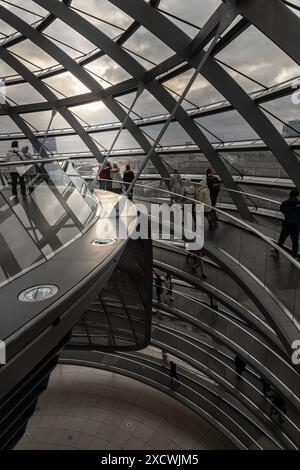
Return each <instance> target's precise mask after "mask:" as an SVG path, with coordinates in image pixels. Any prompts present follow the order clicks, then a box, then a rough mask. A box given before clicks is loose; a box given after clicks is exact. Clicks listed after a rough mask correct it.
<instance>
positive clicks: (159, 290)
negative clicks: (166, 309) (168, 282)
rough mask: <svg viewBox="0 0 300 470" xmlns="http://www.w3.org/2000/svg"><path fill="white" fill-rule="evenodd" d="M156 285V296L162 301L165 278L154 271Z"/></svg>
mask: <svg viewBox="0 0 300 470" xmlns="http://www.w3.org/2000/svg"><path fill="white" fill-rule="evenodd" d="M154 280H155V287H156V296H157V301H158V302H161V294H162V293H163V280H162V278H161V275H160V274H159V273H154Z"/></svg>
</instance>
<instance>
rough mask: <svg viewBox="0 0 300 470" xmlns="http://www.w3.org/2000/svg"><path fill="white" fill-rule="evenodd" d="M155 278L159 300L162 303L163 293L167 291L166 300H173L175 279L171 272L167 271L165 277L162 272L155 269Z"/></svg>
mask: <svg viewBox="0 0 300 470" xmlns="http://www.w3.org/2000/svg"><path fill="white" fill-rule="evenodd" d="M153 279H154V283H155V289H156V297H157V301H158V302H159V303H160V302H161V299H162V297H161V296H162V294H163V292H164V291H165V294H166V295H165V300H170V301H173V300H174V297H173V289H174V285H173V281H172V276H171V274H170V273H167V274H166V276H165V278H164V279H163V278H162V276H161V275H160V273H158V272H155V271H153Z"/></svg>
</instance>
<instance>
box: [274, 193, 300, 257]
mask: <svg viewBox="0 0 300 470" xmlns="http://www.w3.org/2000/svg"><path fill="white" fill-rule="evenodd" d="M280 211H281V212H282V213H283V215H284V221H283V222H282V230H281V233H280V236H279V241H278V246H280V247H281V248H283V245H284V243H285V241H286V239H287V238H288V237H291V240H292V254H293V257H294V258H296V259H299V255H298V250H299V229H300V201H299V191H298V189H293V190H292V191H291V192H290V197H289V199H287V200H286V201H284V202H283V203H282V204H281V206H280ZM271 251H272V254H273V255H274V256H278V255H279V251H278V250H276V249H275V248H273V249H272V250H271Z"/></svg>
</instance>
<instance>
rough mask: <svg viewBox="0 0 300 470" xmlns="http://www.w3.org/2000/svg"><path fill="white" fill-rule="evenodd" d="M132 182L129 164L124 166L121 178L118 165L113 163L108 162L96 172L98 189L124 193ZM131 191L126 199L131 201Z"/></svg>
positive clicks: (132, 177)
mask: <svg viewBox="0 0 300 470" xmlns="http://www.w3.org/2000/svg"><path fill="white" fill-rule="evenodd" d="M133 180H134V172H133V171H132V169H131V167H130V165H129V164H127V165H126V168H125V171H124V173H123V177H122V176H121V170H120V167H119V165H118V164H117V163H116V162H114V163H112V164H111V163H110V162H109V161H108V160H107V161H106V162H105V163H104V165H101V166H100V168H99V172H98V181H99V189H104V190H107V191H113V192H115V193H118V194H121V193H122V192H124V193H125V192H126V190H127V188H128V187H129V186H130V183H131V182H132V181H133ZM132 196H133V191H132V190H131V191H130V194H129V195H128V198H129V199H130V200H132Z"/></svg>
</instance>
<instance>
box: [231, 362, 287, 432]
mask: <svg viewBox="0 0 300 470" xmlns="http://www.w3.org/2000/svg"><path fill="white" fill-rule="evenodd" d="M234 364H235V371H236V374H237V377H238V378H239V379H242V375H243V373H244V371H245V370H246V367H247V362H246V361H245V359H244V358H243V357H241V356H240V355H238V354H237V355H236V356H235V358H234ZM260 382H261V384H262V392H263V395H264V397H265V398H268V399H269V400H270V401H271V408H270V412H269V416H270V418H271V419H275V420H276V421H277V422H278V424H283V423H284V417H283V415H285V414H286V412H287V410H286V405H285V401H284V399H283V398H282V396H281V395H280V393H279V392H278V391H277V390H276V389H275V388H274V387H273V386H272V385H271V384H270V383H269V382H268V381H267V380H266V379H265V378H264V377H261V378H260Z"/></svg>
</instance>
